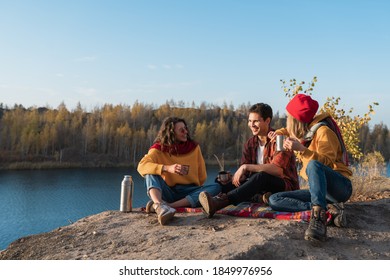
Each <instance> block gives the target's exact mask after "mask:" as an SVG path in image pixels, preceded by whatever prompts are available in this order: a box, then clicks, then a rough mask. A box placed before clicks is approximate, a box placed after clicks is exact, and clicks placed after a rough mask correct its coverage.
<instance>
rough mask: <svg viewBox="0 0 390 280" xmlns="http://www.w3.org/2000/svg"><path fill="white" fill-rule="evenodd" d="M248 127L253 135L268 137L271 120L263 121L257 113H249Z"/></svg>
mask: <svg viewBox="0 0 390 280" xmlns="http://www.w3.org/2000/svg"><path fill="white" fill-rule="evenodd" d="M248 126H249V128H250V130H251V131H252V134H253V135H258V136H266V135H267V133H268V127H269V118H268V119H267V120H263V118H262V117H260V115H259V114H257V113H249V117H248Z"/></svg>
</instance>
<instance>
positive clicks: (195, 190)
mask: <svg viewBox="0 0 390 280" xmlns="http://www.w3.org/2000/svg"><path fill="white" fill-rule="evenodd" d="M137 170H138V172H139V173H140V174H141V175H142V176H143V177H144V178H145V185H146V188H147V193H148V196H149V197H150V198H151V201H149V202H148V204H147V205H146V211H150V212H156V213H157V216H158V221H159V223H160V224H162V225H164V224H166V223H167V222H168V221H169V220H170V219H171V218H172V217H173V216H174V215H175V212H176V210H175V209H174V208H176V207H187V206H190V207H198V206H200V204H199V193H201V192H202V191H207V192H209V193H212V194H213V195H217V194H218V193H219V192H220V191H221V186H220V185H219V184H217V183H214V184H212V185H208V186H203V184H204V182H205V181H206V178H207V173H206V164H205V162H204V159H203V156H202V152H201V149H200V147H199V145H198V143H196V142H195V141H193V140H192V139H191V137H190V135H189V132H188V128H187V123H186V121H185V120H184V119H180V118H176V117H168V118H166V119H165V120H164V121H163V123H162V125H161V127H160V130H159V132H158V135H157V137H156V139H155V140H154V144H153V145H152V146H151V147H150V149H149V151H148V153H147V154H146V155H145V156H144V157H143V158H142V159H141V161H140V162H139V164H138V168H137Z"/></svg>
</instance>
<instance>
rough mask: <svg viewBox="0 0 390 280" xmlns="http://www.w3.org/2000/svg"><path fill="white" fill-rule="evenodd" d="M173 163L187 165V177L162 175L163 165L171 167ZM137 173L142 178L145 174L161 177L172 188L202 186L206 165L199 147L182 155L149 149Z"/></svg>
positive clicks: (164, 173) (205, 174) (205, 175)
mask: <svg viewBox="0 0 390 280" xmlns="http://www.w3.org/2000/svg"><path fill="white" fill-rule="evenodd" d="M175 163H177V164H185V165H189V166H190V168H189V172H188V175H178V174H172V173H167V172H163V173H162V167H163V165H172V164H175ZM137 171H138V172H139V174H141V175H142V176H145V175H146V174H152V175H161V177H162V178H163V179H164V181H165V182H166V183H167V185H168V186H170V187H174V186H175V185H177V184H180V185H189V184H195V185H197V186H202V185H203V184H204V182H205V181H206V178H207V173H206V164H205V162H204V159H203V156H202V152H201V150H200V147H199V145H198V146H197V147H196V148H195V149H194V150H193V151H191V152H190V153H188V154H183V155H175V154H169V153H167V152H162V151H160V150H157V149H150V150H149V152H148V153H147V154H146V155H145V156H144V157H143V158H142V159H141V161H140V162H139V164H138V167H137Z"/></svg>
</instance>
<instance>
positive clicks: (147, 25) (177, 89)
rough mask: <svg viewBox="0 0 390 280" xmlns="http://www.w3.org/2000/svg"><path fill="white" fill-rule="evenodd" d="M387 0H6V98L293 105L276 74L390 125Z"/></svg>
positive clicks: (1, 51) (2, 42) (0, 57)
mask: <svg viewBox="0 0 390 280" xmlns="http://www.w3.org/2000/svg"><path fill="white" fill-rule="evenodd" d="M389 14H390V1H368V0H367V1H359V0H355V1H329V0H328V1H316V0H312V1H299V0H296V1H287V0H285V1H278V0H275V1H261V0H258V1H254V0H251V1H249V0H248V1H244V0H240V1H238V0H234V1H233V0H224V1H222V0H207V1H206V0H176V1H173V0H166V1H162V0H155V1H149V0H142V1H141V0H138V1H132V0H128V1H124V0H122V1H119V0H116V1H115V0H112V1H109V0H106V1H102V0H100V1H95V0H93V1H92V0H91V1H90V0H77V1H76V0H66V1H54V0H53V1H43V0H41V1H40V0H36V1H27V0H25V1H23V0H21V1H19V0H12V1H11V0H9V1H2V0H0V103H3V104H5V105H8V106H11V107H12V106H13V105H14V104H15V103H16V104H22V105H23V106H25V107H29V106H50V107H52V108H56V107H57V106H58V105H59V104H60V103H61V102H62V101H63V102H65V104H66V106H67V107H68V109H72V108H74V107H75V106H76V104H77V103H78V102H80V103H81V105H82V106H83V107H84V108H85V109H86V110H90V109H93V108H94V107H95V106H101V105H103V104H105V103H109V104H121V103H122V104H128V105H132V104H133V103H134V102H135V101H136V100H138V101H139V102H143V103H147V104H155V105H157V106H158V105H160V104H163V103H165V102H166V100H170V99H173V100H175V101H184V102H186V103H187V104H191V103H192V101H194V102H195V104H196V105H200V103H201V102H203V101H205V102H207V103H213V104H216V105H222V104H223V103H224V102H226V103H227V104H229V105H230V104H233V106H234V107H238V106H239V105H241V104H243V103H245V104H246V103H248V102H249V103H257V102H265V103H268V104H270V105H271V106H272V107H273V108H274V111H275V112H276V111H279V112H280V113H284V112H285V109H284V108H285V105H286V102H287V101H288V100H287V98H286V97H284V94H283V91H282V89H281V83H280V79H284V80H289V79H291V78H295V79H297V80H298V81H307V82H309V81H310V80H311V79H312V78H313V76H317V77H318V83H317V86H316V87H315V91H314V93H313V96H314V98H316V99H317V100H318V101H319V102H320V104H321V103H323V102H325V100H326V97H330V96H335V97H341V107H343V108H344V109H346V110H348V109H350V108H354V111H353V114H352V115H357V114H359V115H362V114H364V113H365V112H367V107H368V104H370V103H372V102H379V104H380V105H379V106H378V107H376V108H375V110H376V114H375V115H374V116H373V119H372V122H371V124H376V123H380V122H383V123H384V124H386V125H388V126H390V114H389V112H388V111H387V110H388V109H386V107H387V106H389V104H390V90H389V84H388V82H389V78H390V75H389V74H390V71H389V69H390V67H389V65H390V51H389V50H390V29H389V27H390V17H389V16H388V15H389Z"/></svg>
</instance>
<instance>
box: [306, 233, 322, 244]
mask: <svg viewBox="0 0 390 280" xmlns="http://www.w3.org/2000/svg"><path fill="white" fill-rule="evenodd" d="M326 239H327V238H326V236H321V237H319V236H318V237H317V236H312V235H306V234H305V240H308V241H311V242H324V241H326Z"/></svg>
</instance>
